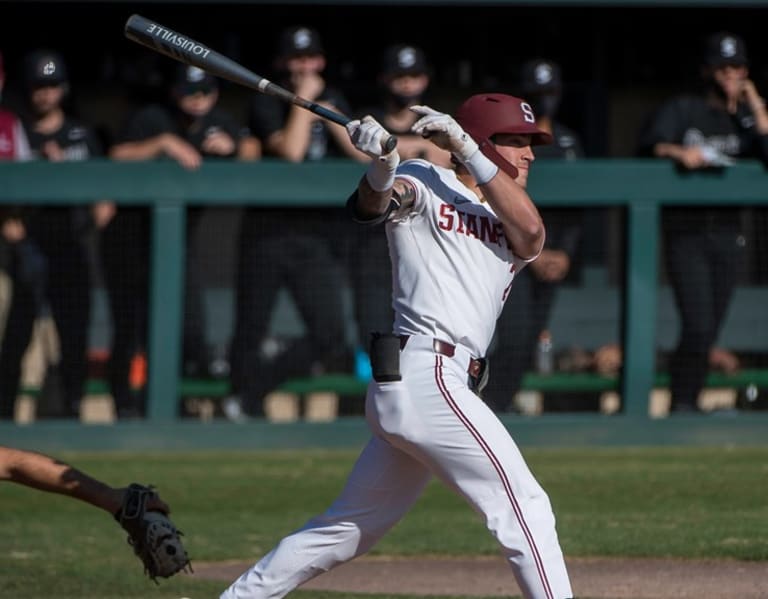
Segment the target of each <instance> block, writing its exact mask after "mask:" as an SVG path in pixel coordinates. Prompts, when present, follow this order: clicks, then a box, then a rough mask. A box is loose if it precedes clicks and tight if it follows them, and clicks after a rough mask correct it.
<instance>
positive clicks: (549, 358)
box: [536, 329, 555, 374]
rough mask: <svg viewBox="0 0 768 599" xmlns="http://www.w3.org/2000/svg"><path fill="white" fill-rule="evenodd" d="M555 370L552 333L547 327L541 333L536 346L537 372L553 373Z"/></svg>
mask: <svg viewBox="0 0 768 599" xmlns="http://www.w3.org/2000/svg"><path fill="white" fill-rule="evenodd" d="M554 370H555V358H554V351H553V349H552V334H551V333H550V332H549V331H548V330H546V329H545V330H543V331H542V332H541V333H540V334H539V342H538V345H537V346H536V372H538V373H539V374H552V372H554Z"/></svg>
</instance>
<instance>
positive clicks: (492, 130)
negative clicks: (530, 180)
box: [454, 94, 552, 177]
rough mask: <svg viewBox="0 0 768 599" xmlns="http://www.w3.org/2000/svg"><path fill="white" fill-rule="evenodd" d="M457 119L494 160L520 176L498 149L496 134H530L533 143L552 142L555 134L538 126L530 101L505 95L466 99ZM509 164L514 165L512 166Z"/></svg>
mask: <svg viewBox="0 0 768 599" xmlns="http://www.w3.org/2000/svg"><path fill="white" fill-rule="evenodd" d="M454 118H455V119H456V121H457V122H458V123H459V125H461V127H462V129H464V131H466V132H467V133H469V134H470V135H471V136H472V139H474V140H475V141H476V142H477V144H478V145H479V146H480V151H481V152H482V153H483V154H485V156H487V157H488V158H489V159H490V160H491V161H492V162H493V163H495V164H496V166H498V167H499V168H501V169H504V170H505V171H507V173H509V174H510V175H512V176H513V177H517V169H516V168H515V167H514V166H513V165H511V164H510V163H509V162H508V161H507V160H505V159H504V158H503V157H502V156H501V154H499V153H498V152H497V151H496V147H495V145H494V143H493V141H491V137H493V136H494V135H496V134H497V133H517V134H520V135H530V136H531V145H541V144H550V143H552V136H551V135H550V134H549V133H547V132H546V131H544V130H542V129H539V127H538V126H537V125H536V117H535V116H534V114H533V109H532V108H531V106H530V104H528V103H527V102H526V101H525V100H522V99H520V98H515V97H514V96H508V95H506V94H477V95H474V96H471V97H470V98H469V99H467V100H466V101H465V102H464V103H463V104H462V105H461V106H459V108H458V110H457V111H456V113H455V115H454ZM510 167H512V168H511V169H510Z"/></svg>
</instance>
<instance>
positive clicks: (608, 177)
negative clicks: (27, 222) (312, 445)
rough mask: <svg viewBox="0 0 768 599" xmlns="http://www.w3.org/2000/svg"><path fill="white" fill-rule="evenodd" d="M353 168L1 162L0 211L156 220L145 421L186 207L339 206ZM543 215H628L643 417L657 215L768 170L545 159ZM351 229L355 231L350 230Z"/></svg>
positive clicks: (752, 180)
mask: <svg viewBox="0 0 768 599" xmlns="http://www.w3.org/2000/svg"><path fill="white" fill-rule="evenodd" d="M363 171H364V166H363V165H361V164H358V163H354V162H351V161H341V160H340V161H324V162H321V163H307V164H299V165H295V164H290V163H286V162H276V161H268V160H264V161H261V162H257V163H250V164H242V163H235V162H224V161H222V162H216V161H209V162H207V163H205V164H204V165H203V167H202V168H200V169H199V170H198V171H194V172H189V171H185V170H183V169H182V168H181V167H180V166H178V165H177V164H175V163H172V162H166V161H157V162H133V163H130V162H124V163H116V162H112V161H109V160H93V161H89V162H80V163H45V162H28V163H0V204H20V203H28V204H72V203H86V202H92V201H96V200H99V199H112V200H115V201H117V202H118V203H121V204H134V205H149V206H151V207H152V211H153V244H152V277H151V292H150V309H151V313H150V335H149V361H150V362H149V372H150V378H149V389H148V392H149V396H148V413H147V417H148V419H149V420H152V421H155V422H164V421H171V420H175V419H176V418H177V412H178V397H179V393H180V386H181V381H180V378H179V375H178V373H179V370H180V369H179V363H180V340H181V324H182V323H181V313H180V309H179V307H180V306H181V305H182V288H183V281H182V276H183V268H182V266H183V259H184V256H183V252H184V241H185V240H184V236H185V208H186V206H187V205H189V204H198V205H200V204H208V205H210V204H221V205H243V204H254V205H264V206H267V205H270V206H305V205H306V206H329V207H332V206H341V205H342V204H343V202H344V200H345V199H346V197H347V196H348V195H349V193H350V191H351V190H352V189H353V188H354V187H355V185H356V183H357V180H358V178H359V177H360V176H361V175H362V173H363ZM529 191H530V192H531V195H532V196H533V197H534V198H535V200H536V202H537V203H538V204H539V205H541V206H579V207H624V208H625V209H626V214H627V254H626V260H627V264H626V269H625V272H626V287H625V290H626V293H625V298H626V299H625V306H624V311H623V318H624V323H623V331H624V343H625V347H624V349H625V360H624V372H623V377H622V379H621V385H620V387H621V394H622V398H623V403H624V411H623V413H624V414H628V415H636V416H643V415H647V414H648V396H649V392H650V390H651V389H652V387H653V386H654V383H655V381H656V373H655V372H654V366H655V365H654V348H655V330H654V324H653V323H655V322H656V303H657V302H656V298H657V292H658V289H657V285H658V272H657V264H658V247H659V215H660V208H661V206H663V205H690V206H702V205H734V206H744V205H768V171H766V170H765V169H764V168H763V167H762V165H760V164H758V163H756V162H743V163H740V164H738V165H736V166H734V167H730V168H728V169H725V170H723V171H718V172H712V173H697V174H688V175H680V174H678V173H677V172H676V171H675V169H674V167H673V166H672V165H671V164H670V163H669V162H667V161H660V160H652V159H649V160H624V159H609V160H597V159H589V160H582V161H580V162H570V163H569V162H560V161H546V162H545V161H541V162H539V163H537V164H536V169H535V173H534V175H533V176H532V180H531V182H530V183H529ZM350 226H353V225H350Z"/></svg>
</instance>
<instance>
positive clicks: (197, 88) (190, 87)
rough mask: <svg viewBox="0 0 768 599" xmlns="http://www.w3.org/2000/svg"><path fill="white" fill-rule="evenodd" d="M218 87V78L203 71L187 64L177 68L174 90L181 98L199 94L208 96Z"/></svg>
mask: <svg viewBox="0 0 768 599" xmlns="http://www.w3.org/2000/svg"><path fill="white" fill-rule="evenodd" d="M218 87H219V85H218V81H217V80H216V78H215V77H214V76H213V75H211V74H210V73H208V72H206V71H204V70H203V69H200V68H198V67H194V66H191V65H185V64H182V65H179V66H178V67H177V68H176V76H175V78H174V82H173V89H174V91H175V92H176V93H177V94H179V95H181V96H191V95H192V94H195V93H197V92H203V93H206V94H207V93H210V92H212V91H214V90H216V89H218Z"/></svg>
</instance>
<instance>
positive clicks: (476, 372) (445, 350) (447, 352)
mask: <svg viewBox="0 0 768 599" xmlns="http://www.w3.org/2000/svg"><path fill="white" fill-rule="evenodd" d="M410 337H411V336H410V335H400V349H401V350H402V349H403V348H404V347H405V344H406V343H408V339H410ZM432 349H433V350H435V353H437V354H441V355H443V356H448V357H449V358H452V357H453V355H454V354H455V353H456V346H455V345H451V344H450V343H447V342H446V341H441V340H440V339H432ZM484 367H485V360H483V359H482V358H470V359H469V366H468V367H467V373H468V374H469V376H471V377H474V378H478V377H479V376H480V375H481V374H482V372H483V368H484Z"/></svg>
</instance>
